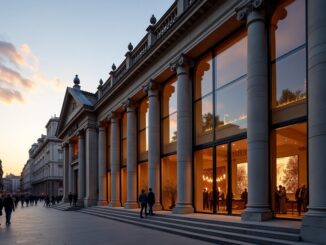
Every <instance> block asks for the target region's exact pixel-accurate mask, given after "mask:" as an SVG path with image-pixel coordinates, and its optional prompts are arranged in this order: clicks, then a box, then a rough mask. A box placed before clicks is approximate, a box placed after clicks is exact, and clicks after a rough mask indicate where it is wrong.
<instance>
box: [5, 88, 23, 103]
mask: <svg viewBox="0 0 326 245" xmlns="http://www.w3.org/2000/svg"><path fill="white" fill-rule="evenodd" d="M14 100H16V101H19V102H23V96H22V94H21V93H20V92H19V91H17V90H15V89H8V88H2V87H0V101H2V102H4V103H11V102H12V101H14Z"/></svg>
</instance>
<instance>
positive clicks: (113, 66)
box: [111, 63, 117, 71]
mask: <svg viewBox="0 0 326 245" xmlns="http://www.w3.org/2000/svg"><path fill="white" fill-rule="evenodd" d="M111 68H112V71H115V70H116V69H117V67H116V66H115V64H114V63H113V64H112V67H111Z"/></svg>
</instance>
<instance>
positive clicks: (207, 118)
mask: <svg viewBox="0 0 326 245" xmlns="http://www.w3.org/2000/svg"><path fill="white" fill-rule="evenodd" d="M213 125H214V120H213V67H212V55H211V54H208V55H206V56H205V57H203V58H202V59H201V60H200V61H199V62H198V64H197V65H196V70H195V136H196V137H195V141H196V144H203V143H206V142H210V141H212V140H213V128H214V126H213Z"/></svg>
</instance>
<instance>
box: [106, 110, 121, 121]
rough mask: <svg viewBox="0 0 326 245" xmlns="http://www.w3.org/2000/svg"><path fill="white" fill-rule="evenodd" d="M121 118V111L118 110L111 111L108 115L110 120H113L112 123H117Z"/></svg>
mask: <svg viewBox="0 0 326 245" xmlns="http://www.w3.org/2000/svg"><path fill="white" fill-rule="evenodd" d="M120 118H121V113H119V112H116V111H110V112H109V114H108V116H107V119H108V121H111V123H116V122H117V120H119V119H120Z"/></svg>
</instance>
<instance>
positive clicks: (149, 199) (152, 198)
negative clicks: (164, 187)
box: [147, 188, 155, 215]
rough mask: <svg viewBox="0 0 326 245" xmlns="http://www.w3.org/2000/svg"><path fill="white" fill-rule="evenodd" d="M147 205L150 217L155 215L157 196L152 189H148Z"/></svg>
mask: <svg viewBox="0 0 326 245" xmlns="http://www.w3.org/2000/svg"><path fill="white" fill-rule="evenodd" d="M147 203H148V207H149V211H148V212H149V215H154V213H153V206H154V204H155V194H154V192H153V191H152V188H149V189H148V194H147Z"/></svg>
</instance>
